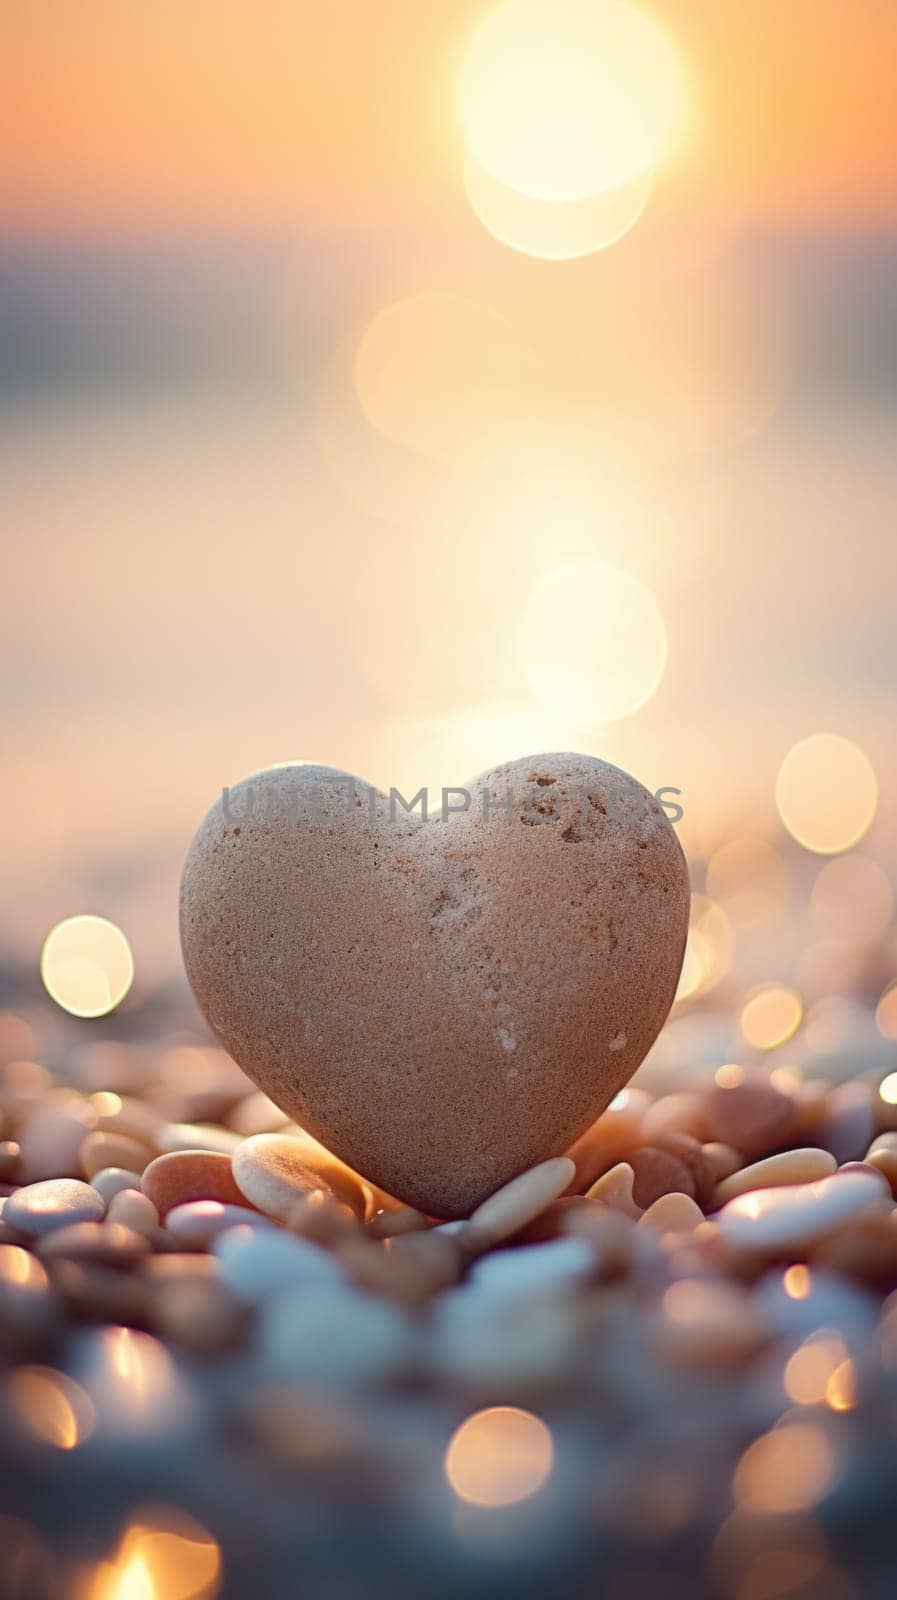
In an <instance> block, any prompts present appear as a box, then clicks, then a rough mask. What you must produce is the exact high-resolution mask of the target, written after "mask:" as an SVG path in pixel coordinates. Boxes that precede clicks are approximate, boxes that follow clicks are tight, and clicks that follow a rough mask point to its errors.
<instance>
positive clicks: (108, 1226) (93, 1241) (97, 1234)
mask: <svg viewBox="0 0 897 1600" xmlns="http://www.w3.org/2000/svg"><path fill="white" fill-rule="evenodd" d="M37 1248H38V1251H39V1253H40V1255H41V1257H42V1258H43V1260H45V1261H50V1260H53V1261H55V1260H61V1259H65V1260H67V1261H95V1262H97V1263H98V1264H99V1265H100V1266H108V1267H130V1266H132V1265H133V1263H134V1262H135V1261H139V1260H141V1258H142V1257H143V1256H145V1255H146V1253H147V1251H148V1249H149V1244H148V1243H147V1241H146V1239H145V1237H144V1235H143V1234H142V1233H135V1231H134V1230H133V1228H123V1227H122V1226H121V1224H120V1223H118V1222H73V1223H71V1224H70V1226H69V1227H67V1228H56V1229H55V1230H54V1232H53V1233H48V1234H47V1235H46V1237H45V1238H44V1239H42V1240H40V1241H39V1242H38V1247H37Z"/></svg>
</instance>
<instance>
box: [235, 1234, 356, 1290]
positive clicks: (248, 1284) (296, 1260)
mask: <svg viewBox="0 0 897 1600" xmlns="http://www.w3.org/2000/svg"><path fill="white" fill-rule="evenodd" d="M213 1250H214V1252H215V1255H216V1256H217V1258H218V1260H219V1261H220V1262H221V1275H222V1278H223V1280H224V1282H225V1283H226V1284H227V1286H228V1288H229V1289H232V1290H233V1292H234V1294H236V1295H239V1297H240V1299H241V1300H247V1301H250V1302H255V1303H263V1302H266V1301H268V1300H269V1299H270V1298H272V1297H274V1296H277V1295H279V1294H282V1293H284V1292H285V1291H286V1290H288V1289H299V1288H301V1289H305V1288H314V1289H315V1291H316V1292H317V1290H318V1289H320V1288H321V1287H322V1286H324V1285H326V1284H332V1283H341V1282H344V1281H345V1277H346V1274H345V1269H344V1268H343V1267H342V1265H341V1264H340V1262H339V1261H338V1260H337V1259H336V1257H335V1256H334V1255H332V1254H331V1252H330V1251H329V1250H322V1249H321V1248H320V1246H318V1245H316V1244H312V1242H311V1241H310V1240H309V1239H300V1238H299V1237H298V1236H297V1235H296V1234H292V1233H283V1232H282V1231H281V1230H280V1229H279V1228H246V1227H240V1228H229V1229H228V1230H227V1231H226V1232H225V1233H221V1234H219V1235H218V1238H217V1239H215V1241H214V1243H213Z"/></svg>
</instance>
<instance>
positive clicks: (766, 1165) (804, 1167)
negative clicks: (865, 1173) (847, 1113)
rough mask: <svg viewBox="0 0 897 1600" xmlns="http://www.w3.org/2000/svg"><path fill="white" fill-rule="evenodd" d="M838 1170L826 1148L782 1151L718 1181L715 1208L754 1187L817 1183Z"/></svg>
mask: <svg viewBox="0 0 897 1600" xmlns="http://www.w3.org/2000/svg"><path fill="white" fill-rule="evenodd" d="M836 1171H837V1162H836V1161H835V1158H834V1156H833V1155H831V1154H830V1153H829V1152H828V1151H827V1150H818V1149H816V1148H815V1147H812V1146H811V1147H808V1148H806V1149H803V1150H782V1151H780V1152H779V1154H778V1155H774V1156H767V1157H766V1159H765V1160H764V1161H755V1162H753V1163H752V1164H751V1166H749V1167H742V1168H741V1171H740V1172H734V1173H732V1174H731V1175H730V1176H729V1177H728V1178H724V1179H723V1180H722V1182H721V1183H718V1184H717V1186H716V1188H715V1189H714V1191H713V1202H712V1209H713V1210H714V1211H717V1210H719V1208H720V1206H724V1205H725V1204H726V1202H727V1201H728V1200H734V1199H735V1196H736V1195H739V1194H748V1193H749V1192H750V1190H751V1189H777V1188H782V1187H790V1186H791V1185H793V1184H798V1183H816V1182H817V1181H818V1180H819V1179H820V1178H830V1177H831V1176H832V1174H833V1173H834V1172H836Z"/></svg>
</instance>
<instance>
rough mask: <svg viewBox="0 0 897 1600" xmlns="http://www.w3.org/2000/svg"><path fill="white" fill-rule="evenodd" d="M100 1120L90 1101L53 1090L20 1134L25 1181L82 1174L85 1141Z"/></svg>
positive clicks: (32, 1181) (64, 1091)
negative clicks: (82, 1155)
mask: <svg viewBox="0 0 897 1600" xmlns="http://www.w3.org/2000/svg"><path fill="white" fill-rule="evenodd" d="M96 1121H97V1114H96V1112H95V1111H94V1109H93V1107H92V1106H91V1105H90V1104H89V1103H88V1101H86V1100H82V1099H80V1098H79V1097H78V1096H77V1095H74V1094H72V1093H71V1092H70V1091H68V1090H63V1091H59V1090H53V1091H51V1093H50V1095H49V1096H48V1097H47V1100H46V1102H45V1103H44V1104H43V1105H41V1106H38V1108H37V1109H36V1110H35V1111H33V1112H32V1114H31V1116H29V1118H28V1120H27V1121H26V1123H25V1125H24V1127H23V1128H22V1129H21V1132H20V1133H19V1135H18V1142H19V1152H20V1174H21V1178H22V1181H23V1182H25V1183H37V1182H39V1181H40V1180H41V1179H44V1178H60V1177H75V1176H76V1175H77V1174H79V1173H80V1172H81V1145H82V1142H83V1140H84V1136H85V1134H87V1133H90V1132H91V1131H92V1130H93V1129H94V1128H95V1127H96Z"/></svg>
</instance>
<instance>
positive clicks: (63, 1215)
mask: <svg viewBox="0 0 897 1600" xmlns="http://www.w3.org/2000/svg"><path fill="white" fill-rule="evenodd" d="M105 1211H106V1207H105V1205H104V1203H103V1200H102V1197H101V1196H100V1195H98V1194H97V1192H96V1189H92V1188H91V1187H90V1185H89V1184H88V1183H82V1182H81V1180H80V1178H46V1179H44V1180H43V1181H42V1182H40V1183H30V1184H27V1185H26V1186H25V1188H23V1189H17V1190H16V1192H15V1194H13V1195H10V1196H9V1197H8V1199H7V1200H6V1203H5V1205H4V1207H3V1220H4V1222H7V1223H8V1224H9V1225H10V1227H13V1228H19V1229H20V1230H21V1232H22V1233H27V1234H29V1235H32V1236H37V1235H39V1234H42V1233H49V1232H50V1230H51V1228H64V1227H66V1225H67V1224H68V1223H70V1222H99V1221H101V1220H102V1217H103V1216H104V1214H105Z"/></svg>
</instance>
